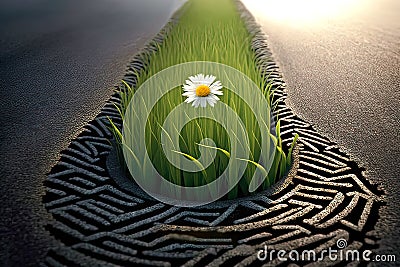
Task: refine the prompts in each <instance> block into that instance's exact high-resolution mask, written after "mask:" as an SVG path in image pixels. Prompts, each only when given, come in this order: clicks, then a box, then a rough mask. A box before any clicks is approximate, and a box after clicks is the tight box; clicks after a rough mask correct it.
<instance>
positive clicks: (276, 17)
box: [243, 0, 400, 264]
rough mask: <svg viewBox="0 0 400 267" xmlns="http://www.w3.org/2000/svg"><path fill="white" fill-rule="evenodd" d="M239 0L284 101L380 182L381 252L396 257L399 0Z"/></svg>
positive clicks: (398, 234)
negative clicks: (265, 45)
mask: <svg viewBox="0 0 400 267" xmlns="http://www.w3.org/2000/svg"><path fill="white" fill-rule="evenodd" d="M243 2H244V3H245V4H246V5H247V7H248V8H249V10H250V11H251V12H252V13H253V14H254V16H255V17H256V19H257V21H258V22H259V23H260V24H261V26H262V29H263V30H264V32H265V33H266V34H267V35H268V42H269V46H270V48H271V50H272V52H273V55H274V58H275V60H276V61H277V63H278V65H279V67H280V70H281V71H282V73H283V78H284V80H285V82H286V83H287V90H288V101H287V102H288V105H289V106H290V107H291V108H292V109H293V110H294V111H295V113H297V114H299V115H300V116H301V117H303V118H304V119H306V121H308V122H310V123H312V124H313V125H314V126H315V128H316V129H317V130H318V131H319V132H320V133H322V134H324V135H325V136H328V137H329V138H330V139H331V140H333V141H336V142H337V143H338V144H339V145H340V146H341V147H342V149H343V150H345V151H346V152H347V153H348V154H350V156H352V157H353V158H354V159H355V160H356V161H357V162H358V163H359V164H360V165H361V166H362V167H364V168H366V176H367V177H368V178H369V179H370V180H371V181H372V182H374V183H377V184H380V185H382V186H383V188H384V189H385V191H386V193H387V206H386V207H384V208H383V209H382V210H381V213H380V216H381V218H380V221H379V223H378V225H377V232H378V234H379V235H380V236H381V238H382V240H381V249H380V251H379V253H384V254H387V253H395V254H396V255H397V260H398V262H397V264H398V263H399V262H400V255H399V253H398V252H397V251H398V248H399V247H400V228H399V218H400V212H399V206H400V181H399V178H400V175H399V174H400V172H399V159H400V142H399V138H400V130H399V129H400V19H399V17H398V16H399V14H400V2H399V1H396V0H384V1H374V0H364V1H363V0H354V1H348V2H349V3H350V4H349V6H346V4H345V3H344V1H339V0H338V1H320V2H321V3H322V2H323V3H324V4H326V5H328V4H331V6H329V7H321V6H320V7H315V6H314V7H313V6H307V3H316V2H318V1H314V2H313V1H297V4H295V6H293V4H294V3H295V2H296V1H290V0H286V1H252V0H244V1H243ZM260 2H263V3H264V4H261V3H260ZM285 4H291V5H292V7H290V6H285ZM320 5H321V4H320ZM335 9H336V10H335Z"/></svg>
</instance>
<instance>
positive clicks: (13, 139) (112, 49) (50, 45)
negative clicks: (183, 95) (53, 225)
mask: <svg viewBox="0 0 400 267" xmlns="http://www.w3.org/2000/svg"><path fill="white" fill-rule="evenodd" d="M180 4H181V1H179V0H152V1H147V0H120V1H112V0H81V1H68V0H61V1H50V0H30V1H22V0H16V1H15V0H5V1H1V3H0V36H1V38H0V39H1V40H0V82H1V83H0V108H1V113H2V115H1V116H0V125H1V131H0V157H1V158H0V175H1V179H0V181H1V185H0V216H1V219H0V266H37V265H38V262H40V261H41V260H43V258H44V257H45V255H46V253H47V250H48V249H49V248H50V247H52V246H59V245H60V244H59V243H58V242H57V241H56V240H54V239H53V238H52V237H51V236H50V234H49V233H48V232H47V231H46V230H45V225H46V224H47V223H48V221H49V220H50V219H51V218H50V216H49V215H48V213H47V212H46V210H45V208H44V206H43V204H42V197H43V195H44V193H45V192H44V187H43V181H44V180H45V178H46V173H48V172H49V171H50V169H51V167H52V166H53V165H55V163H56V162H57V160H58V159H59V152H60V151H61V150H63V149H65V148H67V146H68V144H69V142H70V141H71V139H73V138H74V137H75V136H77V134H78V133H79V132H80V131H81V129H82V127H83V126H84V125H85V124H86V123H87V122H89V121H90V120H91V119H93V118H94V117H95V116H96V114H98V113H99V111H100V109H101V108H102V107H103V105H104V103H105V101H106V100H107V99H109V97H110V96H111V94H112V92H113V85H115V84H117V83H118V82H119V81H120V79H121V78H122V76H123V75H124V72H125V68H126V66H127V64H128V63H129V61H130V59H131V58H132V57H133V56H134V55H135V53H137V52H138V49H140V48H141V47H142V46H143V44H144V43H145V42H146V41H147V40H150V39H151V38H152V37H153V36H154V35H155V34H156V33H158V32H159V30H160V29H161V28H162V26H163V25H164V24H165V23H166V22H167V21H168V19H169V17H170V16H171V15H172V13H173V12H174V11H175V10H176V8H177V7H178V6H179V5H180Z"/></svg>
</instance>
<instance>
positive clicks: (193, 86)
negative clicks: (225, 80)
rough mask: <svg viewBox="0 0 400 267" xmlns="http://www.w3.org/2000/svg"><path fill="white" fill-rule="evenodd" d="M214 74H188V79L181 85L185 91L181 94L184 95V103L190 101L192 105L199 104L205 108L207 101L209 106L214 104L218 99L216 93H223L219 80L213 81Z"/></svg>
mask: <svg viewBox="0 0 400 267" xmlns="http://www.w3.org/2000/svg"><path fill="white" fill-rule="evenodd" d="M215 78H216V77H215V76H212V75H206V76H204V74H201V73H200V74H197V75H195V76H190V77H189V80H186V84H185V85H183V90H184V91H185V92H184V93H183V94H182V95H183V96H186V97H187V98H186V100H185V102H186V103H192V102H193V103H192V106H193V107H196V108H197V107H198V106H201V107H202V108H205V107H206V106H207V103H208V104H210V106H212V107H213V106H214V104H215V103H217V101H218V100H219V97H218V96H217V95H223V93H222V91H220V90H221V89H222V84H221V82H220V81H216V82H214V81H215Z"/></svg>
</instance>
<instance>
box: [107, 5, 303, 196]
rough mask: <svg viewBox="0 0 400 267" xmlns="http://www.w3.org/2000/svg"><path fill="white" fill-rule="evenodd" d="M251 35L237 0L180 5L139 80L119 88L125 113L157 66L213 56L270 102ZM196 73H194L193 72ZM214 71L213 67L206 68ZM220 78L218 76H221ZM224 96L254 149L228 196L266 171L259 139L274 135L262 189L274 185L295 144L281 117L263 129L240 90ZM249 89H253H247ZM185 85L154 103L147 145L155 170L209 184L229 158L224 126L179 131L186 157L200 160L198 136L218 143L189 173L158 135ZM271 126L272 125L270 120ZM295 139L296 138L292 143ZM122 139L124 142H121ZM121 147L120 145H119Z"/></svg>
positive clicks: (195, 125) (184, 181)
mask: <svg viewBox="0 0 400 267" xmlns="http://www.w3.org/2000/svg"><path fill="white" fill-rule="evenodd" d="M252 38H253V36H251V35H250V34H249V32H248V30H247V29H246V26H245V24H244V21H243V20H242V19H241V17H240V14H239V12H238V11H237V9H236V4H235V2H234V1H233V0H218V1H213V0H189V1H188V2H187V3H186V4H185V5H184V6H183V7H182V9H181V16H180V19H179V22H178V23H177V24H176V25H174V27H173V28H172V29H171V31H170V32H169V33H168V35H167V37H166V38H165V40H164V41H163V43H162V44H161V45H159V47H158V49H157V52H153V53H147V54H146V55H145V60H146V61H147V62H149V65H148V66H147V67H146V69H145V70H143V71H141V72H139V73H136V75H137V84H136V86H135V88H130V87H129V86H128V85H127V84H125V88H124V89H125V90H121V91H120V95H121V99H122V104H121V109H120V113H121V117H122V118H124V114H125V110H126V108H127V106H128V104H129V102H130V100H131V98H132V96H133V94H134V93H135V90H136V89H137V88H139V87H140V85H141V84H143V83H144V82H145V81H146V80H147V79H149V78H150V77H151V76H153V75H154V74H156V73H158V72H159V71H161V70H163V69H165V68H168V67H170V66H173V65H176V64H180V63H184V62H191V61H212V62H218V63H222V64H225V65H228V66H231V67H234V68H236V69H237V70H239V71H241V72H242V73H244V74H245V75H247V76H248V77H249V78H250V79H251V80H252V81H253V82H254V83H255V84H256V85H257V86H258V87H259V88H260V90H261V91H262V93H263V95H264V96H265V98H266V99H267V101H268V103H270V99H271V95H272V93H273V92H272V91H271V84H267V83H266V82H265V80H264V79H263V77H262V75H261V74H260V72H259V70H258V68H257V66H256V58H255V54H254V52H253V51H252V49H251V40H252ZM195 74H197V73H193V75H195ZM205 74H211V75H212V73H205ZM217 79H218V77H217ZM223 92H224V95H223V96H222V97H220V98H221V101H222V102H224V103H226V104H227V105H229V106H230V107H231V108H232V109H233V110H234V111H235V112H236V113H237V114H238V115H239V117H240V118H241V119H242V121H243V123H244V125H245V128H246V131H247V133H248V134H249V149H250V151H251V155H250V158H249V159H245V160H247V162H248V164H247V168H246V171H245V174H244V176H243V177H242V179H241V180H240V182H239V184H238V185H237V186H236V187H235V188H234V189H233V190H231V191H230V192H229V193H228V195H227V198H235V197H237V196H238V195H247V194H249V192H248V187H249V183H250V179H251V178H252V176H253V173H254V172H255V171H256V170H259V171H260V170H261V171H263V167H262V166H260V165H258V164H257V163H256V162H258V160H259V158H260V150H261V148H260V144H261V139H262V138H265V136H267V138H270V141H271V144H272V143H274V144H275V145H276V151H275V152H276V153H275V157H274V158H273V163H272V167H271V168H270V170H269V172H268V174H266V177H265V181H264V182H263V184H262V187H261V188H263V189H265V188H267V187H269V186H271V185H272V184H273V183H274V182H275V181H276V180H277V179H279V178H281V177H283V176H284V175H285V174H286V172H287V170H288V168H289V167H290V165H291V160H290V159H291V153H292V149H293V145H292V147H291V148H290V149H289V150H287V151H285V149H284V148H283V146H282V140H281V138H280V122H278V123H277V124H276V129H275V132H276V135H273V134H270V133H261V131H260V127H259V126H258V124H257V121H256V118H255V116H254V114H253V113H252V111H251V107H249V106H248V105H247V104H246V103H244V101H243V100H241V99H240V98H239V97H238V96H237V95H236V94H234V93H232V92H231V91H229V90H224V89H223ZM249 94H251V92H249ZM184 99H185V98H184V97H183V96H182V88H181V87H179V88H175V89H174V90H172V91H170V92H169V93H168V94H167V95H166V96H164V97H163V98H162V99H161V100H160V101H159V102H158V103H157V104H156V106H155V107H154V108H153V110H152V112H151V115H150V117H149V120H148V121H147V124H146V132H148V133H151V134H150V135H149V136H148V137H147V138H146V146H147V151H148V153H149V155H150V159H151V161H152V163H153V164H154V166H155V167H156V169H157V171H158V172H159V173H160V174H161V175H162V176H163V177H164V178H165V179H168V180H169V181H171V182H173V183H176V184H179V185H184V186H199V185H204V184H207V183H208V182H209V181H210V179H213V178H216V177H218V176H219V175H221V173H222V172H223V171H224V169H225V168H226V166H227V165H228V162H229V148H230V140H229V138H227V136H228V135H227V133H226V131H225V130H224V128H223V127H222V126H220V125H218V124H217V123H215V122H213V121H211V120H209V119H196V120H192V121H191V122H190V123H188V124H187V125H185V127H184V128H183V129H182V131H181V132H180V137H179V145H180V151H177V153H180V154H182V155H185V156H186V157H187V158H189V159H192V160H194V161H195V160H196V159H197V158H199V157H200V145H199V143H200V141H201V140H202V139H204V138H211V139H213V141H214V142H215V145H216V146H215V147H205V148H206V149H216V150H217V151H216V152H217V153H216V158H215V160H214V162H213V163H212V164H211V165H210V166H209V167H208V168H207V169H205V170H204V171H203V172H199V173H190V172H185V171H182V170H179V169H177V168H176V167H174V166H172V165H171V164H170V163H169V162H168V160H167V159H166V156H165V155H164V153H163V152H162V151H163V148H162V144H161V140H160V136H161V132H162V131H163V129H162V127H160V126H161V125H163V122H164V120H165V119H166V117H167V115H168V114H169V113H170V112H171V110H172V109H173V108H174V107H175V106H177V105H179V104H181V103H182V102H183V101H184ZM113 126H114V132H115V135H116V136H117V140H119V141H121V139H122V134H121V132H120V131H119V130H118V128H117V127H115V125H113ZM269 126H270V125H269ZM295 141H296V140H294V141H293V144H294V143H295ZM119 143H121V142H119ZM119 150H121V148H119Z"/></svg>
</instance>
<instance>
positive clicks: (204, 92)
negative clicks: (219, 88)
mask: <svg viewBox="0 0 400 267" xmlns="http://www.w3.org/2000/svg"><path fill="white" fill-rule="evenodd" d="M209 94H211V90H210V87H208V86H207V85H204V84H202V85H199V86H198V87H197V88H196V95H197V96H200V97H205V96H208V95H209Z"/></svg>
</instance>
